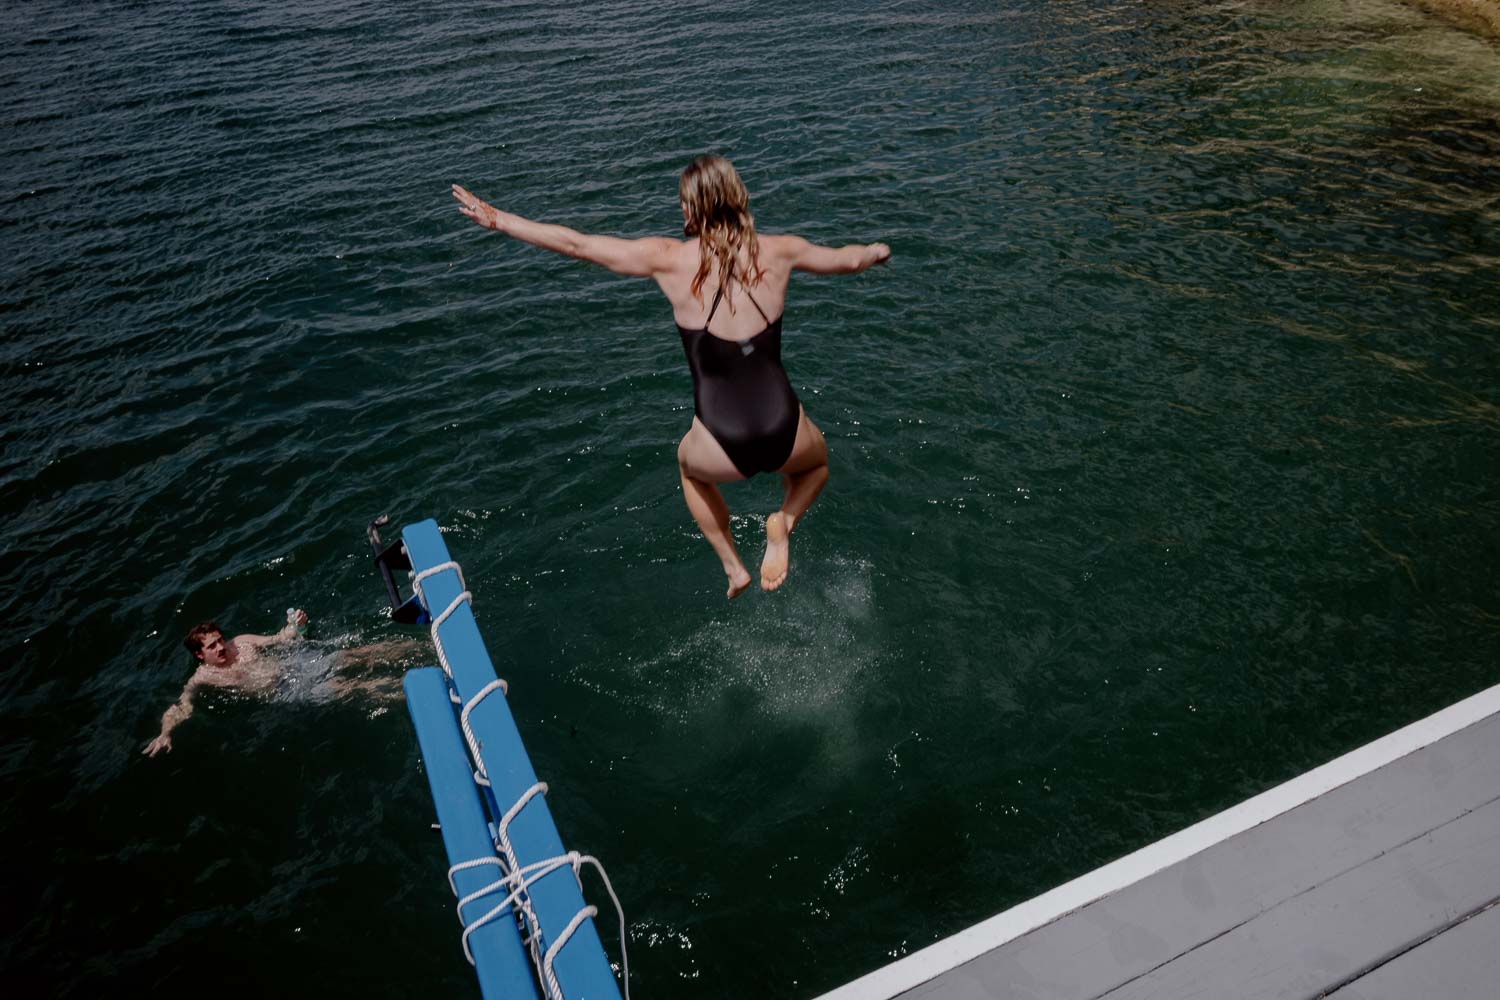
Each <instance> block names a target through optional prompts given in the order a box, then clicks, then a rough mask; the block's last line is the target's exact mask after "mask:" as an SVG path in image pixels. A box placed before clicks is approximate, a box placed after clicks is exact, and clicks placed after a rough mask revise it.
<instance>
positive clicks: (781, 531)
mask: <svg viewBox="0 0 1500 1000" xmlns="http://www.w3.org/2000/svg"><path fill="white" fill-rule="evenodd" d="M788 530H789V529H788V526H787V523H786V515H785V514H783V513H782V512H781V511H779V510H778V511H777V512H776V513H774V514H772V515H771V516H770V517H768V518H766V557H765V558H764V559H762V560H761V563H760V589H761V590H775V589H776V588H777V587H779V586H781V584H782V581H784V580H785V579H786V571H787V567H788V566H789V565H790V564H791V559H792V556H791V550H790V548H789V547H788V546H787V532H788Z"/></svg>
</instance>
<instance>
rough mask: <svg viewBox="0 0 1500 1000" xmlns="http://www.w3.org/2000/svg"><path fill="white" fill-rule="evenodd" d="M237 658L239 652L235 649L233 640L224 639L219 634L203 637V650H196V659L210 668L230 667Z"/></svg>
mask: <svg viewBox="0 0 1500 1000" xmlns="http://www.w3.org/2000/svg"><path fill="white" fill-rule="evenodd" d="M239 658H240V651H239V650H238V649H236V648H235V645H234V640H233V639H226V638H224V636H223V634H222V633H219V632H210V633H208V634H207V635H205V636H204V637H203V648H202V649H200V650H198V659H200V660H202V661H203V662H204V663H206V664H208V665H209V666H210V667H232V666H234V661H236V660H238V659H239Z"/></svg>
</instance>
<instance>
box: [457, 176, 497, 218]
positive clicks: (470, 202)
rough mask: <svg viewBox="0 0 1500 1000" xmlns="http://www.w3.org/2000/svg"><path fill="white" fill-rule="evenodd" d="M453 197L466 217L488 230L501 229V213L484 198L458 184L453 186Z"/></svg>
mask: <svg viewBox="0 0 1500 1000" xmlns="http://www.w3.org/2000/svg"><path fill="white" fill-rule="evenodd" d="M453 197H454V199H455V200H456V201H457V202H458V210H459V211H460V212H462V213H463V214H464V215H467V216H468V217H469V218H471V219H473V220H474V221H475V222H477V223H479V224H480V225H481V226H483V227H484V228H486V229H499V228H500V213H499V212H498V211H497V210H496V209H495V206H493V205H491V204H490V203H489V202H487V201H485V200H484V199H483V198H480V197H479V196H478V195H476V194H473V193H471V192H470V191H468V190H467V189H466V188H462V187H460V186H459V185H457V184H455V185H453Z"/></svg>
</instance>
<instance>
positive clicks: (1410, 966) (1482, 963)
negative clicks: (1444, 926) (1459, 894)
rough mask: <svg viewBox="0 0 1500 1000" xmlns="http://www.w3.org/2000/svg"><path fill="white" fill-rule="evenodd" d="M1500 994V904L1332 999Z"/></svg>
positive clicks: (1455, 998) (1457, 998) (1460, 998)
mask: <svg viewBox="0 0 1500 1000" xmlns="http://www.w3.org/2000/svg"><path fill="white" fill-rule="evenodd" d="M1497 993H1500V906H1491V907H1490V908H1489V909H1487V910H1485V911H1484V912H1482V913H1479V914H1477V915H1475V916H1473V917H1470V918H1469V919H1468V920H1465V921H1463V922H1462V923H1460V924H1456V925H1454V926H1453V927H1450V928H1449V929H1448V930H1447V931H1445V932H1444V933H1442V934H1439V935H1438V936H1437V937H1435V938H1432V939H1431V940H1428V941H1424V942H1422V944H1420V945H1418V946H1417V947H1415V948H1413V949H1412V950H1411V951H1408V952H1407V953H1405V954H1404V955H1398V956H1396V957H1395V958H1394V959H1392V960H1391V961H1389V962H1387V963H1386V964H1384V965H1382V966H1380V967H1379V968H1377V969H1375V970H1374V971H1372V972H1370V973H1369V974H1368V975H1365V976H1363V977H1361V978H1359V979H1356V980H1355V981H1354V982H1352V983H1350V984H1349V985H1348V986H1345V987H1344V988H1343V989H1340V990H1335V991H1334V992H1332V993H1330V994H1328V1000H1412V998H1413V997H1441V998H1442V1000H1494V998H1495V996H1496V994H1497Z"/></svg>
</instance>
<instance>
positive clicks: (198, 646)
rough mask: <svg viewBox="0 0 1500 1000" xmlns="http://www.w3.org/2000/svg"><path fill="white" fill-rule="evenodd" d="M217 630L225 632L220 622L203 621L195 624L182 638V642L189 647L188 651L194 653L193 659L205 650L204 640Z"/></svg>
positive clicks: (220, 632)
mask: <svg viewBox="0 0 1500 1000" xmlns="http://www.w3.org/2000/svg"><path fill="white" fill-rule="evenodd" d="M215 632H217V633H219V634H220V635H223V634H224V630H223V629H221V628H219V623H218V622H201V623H200V624H197V625H194V626H193V627H192V628H191V629H190V630H189V631H188V634H187V636H186V637H184V638H183V640H182V644H183V646H185V647H186V648H187V651H188V652H189V653H191V654H192V655H193V659H195V660H196V659H197V658H198V654H199V653H201V652H203V640H204V639H207V638H208V637H209V636H211V635H213V634H214V633H215Z"/></svg>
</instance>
